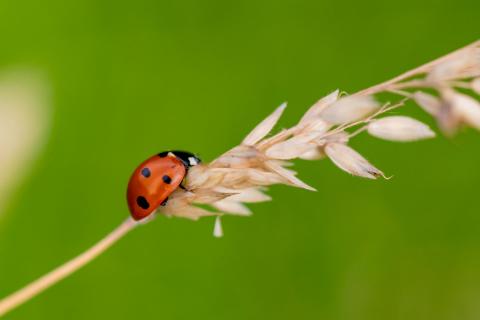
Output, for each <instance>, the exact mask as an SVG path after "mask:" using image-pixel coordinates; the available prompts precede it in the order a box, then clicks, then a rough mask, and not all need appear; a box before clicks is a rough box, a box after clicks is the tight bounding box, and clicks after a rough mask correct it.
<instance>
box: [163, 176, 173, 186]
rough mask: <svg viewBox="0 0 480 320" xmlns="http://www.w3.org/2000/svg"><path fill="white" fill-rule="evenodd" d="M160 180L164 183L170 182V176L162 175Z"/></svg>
mask: <svg viewBox="0 0 480 320" xmlns="http://www.w3.org/2000/svg"><path fill="white" fill-rule="evenodd" d="M162 180H163V182H165V183H166V184H170V183H171V182H172V178H170V177H169V176H167V175H164V176H163V177H162Z"/></svg>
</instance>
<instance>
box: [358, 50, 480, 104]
mask: <svg viewBox="0 0 480 320" xmlns="http://www.w3.org/2000/svg"><path fill="white" fill-rule="evenodd" d="M479 45H480V41H475V42H474V43H471V44H469V45H467V46H465V47H463V48H460V49H458V50H456V51H454V52H451V53H449V54H447V55H444V56H443V57H440V58H438V59H435V60H433V61H430V62H428V63H426V64H424V65H422V66H420V67H417V68H415V69H411V70H409V71H407V72H405V73H403V74H401V75H399V76H397V77H395V78H392V79H390V80H388V81H385V82H383V83H380V84H377V85H375V86H373V87H370V88H367V89H365V90H361V91H359V92H357V93H355V95H360V96H364V95H372V94H376V93H379V92H382V91H386V90H388V88H389V86H390V85H392V84H395V83H397V82H400V81H403V80H405V79H408V78H411V77H413V76H416V75H419V74H422V73H426V72H428V71H430V70H431V69H432V68H434V67H435V66H437V65H439V64H441V63H442V62H445V61H447V60H449V59H450V58H451V57H452V56H455V55H457V54H459V53H460V52H463V51H464V50H467V49H469V48H475V47H477V46H479Z"/></svg>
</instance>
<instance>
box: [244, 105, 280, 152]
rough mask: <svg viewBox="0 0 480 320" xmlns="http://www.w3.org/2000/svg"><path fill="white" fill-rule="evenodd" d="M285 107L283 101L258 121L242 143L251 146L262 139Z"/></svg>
mask: <svg viewBox="0 0 480 320" xmlns="http://www.w3.org/2000/svg"><path fill="white" fill-rule="evenodd" d="M286 107H287V103H283V104H282V105H281V106H280V107H278V108H277V109H276V110H275V111H274V112H273V113H272V114H271V115H269V116H268V117H267V118H265V120H263V121H262V122H260V123H259V124H258V125H257V126H256V127H255V128H254V129H253V130H252V131H251V132H250V133H249V134H248V135H247V136H246V137H245V139H243V142H242V143H243V144H244V145H247V146H253V145H254V144H256V143H257V142H258V141H260V140H262V139H263V138H264V137H265V136H266V135H267V134H268V133H269V132H270V131H271V130H272V129H273V127H274V126H275V124H276V123H277V121H278V119H280V116H281V115H282V113H283V111H284V110H285V108H286Z"/></svg>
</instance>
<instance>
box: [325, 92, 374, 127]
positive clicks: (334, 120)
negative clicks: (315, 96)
mask: <svg viewBox="0 0 480 320" xmlns="http://www.w3.org/2000/svg"><path fill="white" fill-rule="evenodd" d="M379 107H380V105H379V103H378V102H377V101H375V99H374V98H373V97H372V96H350V97H345V98H342V99H340V100H338V101H337V102H335V103H333V104H331V105H330V106H328V107H327V108H325V110H324V111H323V112H322V113H321V117H322V118H323V119H325V120H326V121H328V122H330V123H331V124H342V123H350V122H354V121H357V120H360V119H362V118H364V117H366V116H367V115H369V114H371V113H372V112H373V111H375V110H376V109H378V108H379Z"/></svg>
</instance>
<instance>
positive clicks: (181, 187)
mask: <svg viewBox="0 0 480 320" xmlns="http://www.w3.org/2000/svg"><path fill="white" fill-rule="evenodd" d="M179 187H180V189H182V190H185V191H187V192H190V190H188V189H187V188H185V186H184V185H183V183H181V184H180V185H179Z"/></svg>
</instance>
